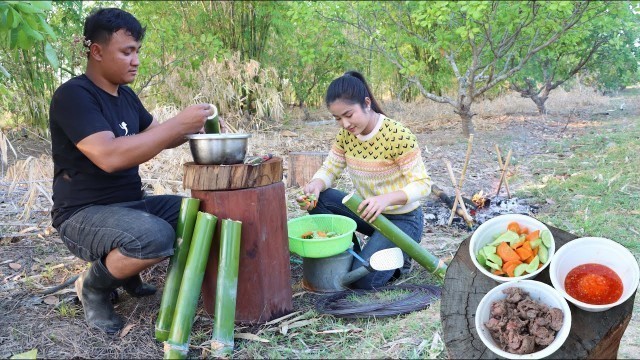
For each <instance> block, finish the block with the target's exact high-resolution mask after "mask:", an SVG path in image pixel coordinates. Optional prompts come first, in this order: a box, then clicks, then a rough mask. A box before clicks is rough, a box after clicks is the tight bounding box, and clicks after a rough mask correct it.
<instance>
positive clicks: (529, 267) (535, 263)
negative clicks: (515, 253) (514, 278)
mask: <svg viewBox="0 0 640 360" xmlns="http://www.w3.org/2000/svg"><path fill="white" fill-rule="evenodd" d="M538 251H540V250H538ZM538 254H540V253H539V252H538ZM525 265H527V264H525ZM539 265H540V258H539V257H538V255H536V256H535V257H534V258H533V260H531V262H530V263H529V264H528V265H527V269H526V270H527V272H528V273H529V274H531V273H534V272H536V270H538V266H539ZM518 266H519V265H518Z"/></svg>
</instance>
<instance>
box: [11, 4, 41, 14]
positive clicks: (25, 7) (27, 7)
mask: <svg viewBox="0 0 640 360" xmlns="http://www.w3.org/2000/svg"><path fill="white" fill-rule="evenodd" d="M16 9H18V10H19V11H20V12H21V13H23V14H36V13H42V10H40V9H37V8H35V7H34V6H32V5H31V4H29V3H26V2H19V3H17V4H16Z"/></svg>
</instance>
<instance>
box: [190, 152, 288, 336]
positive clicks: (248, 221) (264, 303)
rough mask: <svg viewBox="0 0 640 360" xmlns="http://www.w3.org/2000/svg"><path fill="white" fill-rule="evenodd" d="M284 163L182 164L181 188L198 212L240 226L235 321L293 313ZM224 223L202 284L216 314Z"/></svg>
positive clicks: (249, 321) (276, 160)
mask: <svg viewBox="0 0 640 360" xmlns="http://www.w3.org/2000/svg"><path fill="white" fill-rule="evenodd" d="M282 175H283V167H282V158H278V157H276V158H273V159H270V160H268V161H266V162H264V163H262V164H258V165H245V164H237V165H197V164H195V163H192V162H190V163H186V164H184V177H183V184H184V187H185V188H186V189H191V196H192V197H194V198H196V199H200V210H201V211H205V212H208V213H210V214H213V215H215V216H216V217H218V219H219V220H221V219H233V220H237V221H241V222H242V231H241V239H240V263H239V268H238V290H237V303H236V317H235V319H236V322H237V323H241V324H259V323H263V322H266V321H269V320H272V319H274V318H277V317H280V316H281V315H284V314H288V313H290V312H291V311H292V310H293V303H292V298H293V297H292V291H291V268H290V263H289V240H288V239H289V238H288V236H287V208H286V203H285V201H286V196H285V186H284V182H282V178H283V176H282ZM219 234H220V221H218V224H217V225H216V230H215V233H214V236H213V242H212V244H211V252H210V253H209V260H208V262H207V268H206V272H205V275H204V281H203V283H202V298H203V302H204V307H205V310H206V311H207V312H208V313H209V314H213V313H214V308H215V295H216V283H217V276H218V257H219V249H220V242H219V236H220V235H219Z"/></svg>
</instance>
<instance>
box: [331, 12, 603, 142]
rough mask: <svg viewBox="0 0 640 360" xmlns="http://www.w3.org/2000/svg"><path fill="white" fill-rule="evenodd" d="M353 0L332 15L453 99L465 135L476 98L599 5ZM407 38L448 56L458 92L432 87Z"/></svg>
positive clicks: (443, 98)
mask: <svg viewBox="0 0 640 360" xmlns="http://www.w3.org/2000/svg"><path fill="white" fill-rule="evenodd" d="M348 6H349V9H348V10H347V11H342V12H340V13H333V14H331V15H329V16H328V18H331V19H335V20H338V21H341V22H342V23H345V24H348V25H350V26H352V27H353V28H355V29H357V30H359V31H361V32H362V33H363V34H365V35H366V36H369V37H373V38H374V39H375V41H374V42H373V44H374V46H375V48H376V49H377V50H378V51H380V52H381V53H382V54H384V56H385V57H386V58H387V59H388V61H390V62H391V63H393V64H394V65H395V66H396V67H397V68H398V69H399V70H400V72H401V74H402V75H403V76H404V77H405V78H406V79H407V80H408V81H410V82H411V83H412V84H413V85H414V86H416V87H417V88H418V89H419V91H420V93H421V94H422V95H423V96H424V97H426V98H428V99H430V100H433V101H436V102H440V103H446V104H449V105H451V106H452V107H453V109H454V112H455V113H456V114H458V115H459V116H460V118H461V120H462V133H463V135H464V136H468V135H469V134H470V133H472V132H473V123H472V118H473V116H474V115H475V114H474V113H473V111H472V110H471V106H472V104H473V102H474V100H475V99H477V98H478V97H480V96H482V95H483V94H485V93H486V92H487V91H489V90H491V89H492V88H494V87H496V86H497V85H498V84H500V83H501V82H503V81H504V80H505V79H507V78H509V77H510V76H512V75H513V74H515V73H516V72H518V71H519V70H520V69H522V67H523V66H524V65H525V64H526V63H527V62H528V61H529V60H530V59H531V58H532V57H533V56H534V55H536V54H537V53H538V52H540V51H541V50H543V49H545V48H546V47H548V46H549V45H551V44H553V43H554V42H555V41H557V40H558V39H559V38H560V37H561V36H562V35H564V34H565V33H566V32H567V31H569V30H570V29H571V28H572V27H573V26H575V25H576V24H577V23H578V22H579V21H580V20H581V18H582V16H583V14H584V13H585V11H586V10H587V9H588V8H590V7H597V6H599V5H598V4H597V3H590V2H588V1H578V2H537V1H526V2H525V1H522V2H519V1H492V2H489V1H458V2H417V3H413V2H407V3H399V2H394V3H387V2H378V3H369V2H367V3H359V2H355V3H350V4H348ZM396 14H397V16H396ZM410 24H411V25H413V24H415V25H414V26H413V27H412V26H410ZM414 29H415V30H414ZM418 30H419V31H418ZM408 42H415V43H416V44H420V45H421V46H422V47H423V48H424V49H426V50H427V51H428V54H429V56H430V57H431V58H434V59H438V61H443V62H444V63H445V64H447V66H448V72H449V74H450V76H452V77H453V78H454V86H455V88H456V93H457V94H456V95H455V96H448V95H437V94H434V93H433V92H430V91H429V90H428V87H427V86H425V84H426V83H427V82H428V81H429V80H428V76H427V75H426V74H425V73H424V72H423V68H422V67H423V66H424V64H423V63H422V62H420V61H417V59H416V57H415V56H414V55H413V54H411V53H410V52H408V51H403V45H404V44H406V43H408Z"/></svg>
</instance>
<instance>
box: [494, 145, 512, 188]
mask: <svg viewBox="0 0 640 360" xmlns="http://www.w3.org/2000/svg"><path fill="white" fill-rule="evenodd" d="M496 153H497V154H498V165H499V166H500V170H501V171H502V174H501V176H500V181H502V177H503V176H504V172H505V171H506V167H507V165H506V164H503V163H502V155H501V154H500V148H499V147H498V144H496ZM509 154H511V150H509ZM509 158H511V156H509ZM504 186H505V189H507V198H508V199H510V198H511V191H509V180H508V179H507V178H506V177H505V178H504ZM499 194H500V185H498V191H497V192H496V196H498V195H499Z"/></svg>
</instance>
